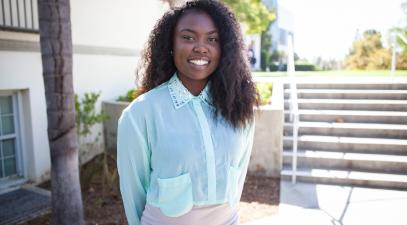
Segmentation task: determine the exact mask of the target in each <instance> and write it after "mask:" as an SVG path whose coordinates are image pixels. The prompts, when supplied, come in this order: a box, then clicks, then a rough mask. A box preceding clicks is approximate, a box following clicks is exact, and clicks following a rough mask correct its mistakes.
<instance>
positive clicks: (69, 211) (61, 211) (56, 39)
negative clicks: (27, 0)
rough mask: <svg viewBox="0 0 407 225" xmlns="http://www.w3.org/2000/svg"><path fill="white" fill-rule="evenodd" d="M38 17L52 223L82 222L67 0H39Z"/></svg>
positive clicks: (77, 223)
mask: <svg viewBox="0 0 407 225" xmlns="http://www.w3.org/2000/svg"><path fill="white" fill-rule="evenodd" d="M38 17H39V27H40V42H41V57H42V68H43V78H44V87H45V97H46V103H47V116H48V139H49V145H50V151H51V152H50V153H51V193H52V216H51V224H53V225H73V224H75V225H83V224H84V216H83V205H82V194H81V187H80V181H79V165H78V151H79V150H78V149H79V146H78V137H77V133H76V128H75V107H74V90H73V79H72V35H71V18H70V3H69V0H38Z"/></svg>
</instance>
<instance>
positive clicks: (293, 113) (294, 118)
mask: <svg viewBox="0 0 407 225" xmlns="http://www.w3.org/2000/svg"><path fill="white" fill-rule="evenodd" d="M287 73H288V77H289V80H290V121H291V122H292V123H293V157H292V173H293V174H292V183H293V184H294V183H295V182H296V176H297V147H298V146H297V144H298V123H299V116H298V103H297V84H296V80H295V64H294V46H293V37H292V35H288V54H287Z"/></svg>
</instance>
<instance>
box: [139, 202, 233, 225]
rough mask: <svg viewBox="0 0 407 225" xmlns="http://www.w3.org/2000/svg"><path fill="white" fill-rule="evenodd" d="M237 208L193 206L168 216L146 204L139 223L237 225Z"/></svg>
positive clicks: (143, 224) (159, 224)
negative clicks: (175, 215)
mask: <svg viewBox="0 0 407 225" xmlns="http://www.w3.org/2000/svg"><path fill="white" fill-rule="evenodd" d="M238 224H239V216H238V213H237V209H232V208H231V207H230V205H229V204H227V203H225V204H219V205H202V206H193V208H192V209H191V211H189V212H188V213H186V214H184V215H182V216H179V217H168V216H166V215H164V214H163V213H162V212H161V210H160V208H157V207H154V206H151V205H149V204H147V205H146V207H145V209H144V211H143V215H142V216H141V225H238Z"/></svg>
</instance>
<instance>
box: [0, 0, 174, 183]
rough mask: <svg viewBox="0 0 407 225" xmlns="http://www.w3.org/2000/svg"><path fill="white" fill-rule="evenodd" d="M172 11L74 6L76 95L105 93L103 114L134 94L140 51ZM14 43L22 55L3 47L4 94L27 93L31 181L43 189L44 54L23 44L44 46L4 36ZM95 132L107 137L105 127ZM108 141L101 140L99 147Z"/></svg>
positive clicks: (155, 5)
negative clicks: (116, 101) (113, 102)
mask: <svg viewBox="0 0 407 225" xmlns="http://www.w3.org/2000/svg"><path fill="white" fill-rule="evenodd" d="M167 9H168V6H167V5H166V4H164V3H162V1H158V0H155V1H143V0H117V1H108V0H87V1H80V0H71V21H72V39H73V44H74V56H73V76H74V80H73V81H74V89H75V92H76V93H77V94H78V95H79V96H82V95H83V93H85V92H98V91H101V97H100V100H99V102H98V105H97V108H98V109H100V102H101V101H102V100H113V99H116V98H117V97H118V96H119V95H123V94H125V93H126V92H127V90H129V89H130V88H133V87H134V84H135V83H134V81H135V70H136V66H137V61H138V60H139V57H140V51H141V49H142V48H143V47H144V44H145V41H146V40H147V38H148V35H149V33H150V31H151V29H152V27H153V26H154V24H155V23H156V21H157V20H158V18H159V17H160V16H161V15H162V14H163V12H165V10H167ZM10 40H11V41H16V43H14V44H15V45H17V47H16V49H17V50H13V47H11V50H10V49H9V48H8V47H6V48H4V47H2V46H1V45H0V91H1V90H22V93H23V103H25V104H24V105H23V110H24V115H25V116H24V118H21V119H22V122H23V123H24V124H23V125H24V126H23V127H24V128H25V130H26V131H24V134H25V135H24V139H25V140H23V142H24V143H25V144H24V146H26V148H25V149H24V156H25V159H24V161H26V162H27V163H26V165H25V167H26V171H27V174H26V175H27V178H29V179H30V180H32V181H34V182H36V183H38V182H41V181H43V180H44V179H47V178H49V175H50V173H49V170H50V155H49V145H48V137H47V115H46V104H45V95H44V84H43V78H42V64H41V54H40V52H39V51H38V49H36V50H32V49H31V50H29V51H25V50H24V49H22V47H18V45H21V43H20V41H24V43H31V45H38V43H39V35H38V34H24V33H19V32H4V31H0V42H1V41H3V42H4V41H10ZM7 43H8V42H7ZM93 131H94V134H97V133H99V132H102V127H101V126H100V125H99V126H97V127H96V128H95V129H94V130H93ZM94 137H95V135H94ZM88 140H93V138H90V139H88ZM102 140H103V138H99V143H98V144H99V147H100V146H103V145H102V142H101V141H102ZM101 150H102V149H101V148H98V149H97V151H101Z"/></svg>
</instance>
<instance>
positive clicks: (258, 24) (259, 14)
mask: <svg viewBox="0 0 407 225" xmlns="http://www.w3.org/2000/svg"><path fill="white" fill-rule="evenodd" d="M223 2H224V3H225V4H226V5H227V6H229V7H230V9H231V10H232V11H233V12H234V13H235V14H236V16H237V18H238V19H239V21H240V22H242V23H244V24H245V25H246V26H247V30H246V32H247V33H249V34H259V33H261V32H262V31H265V30H266V29H267V28H268V26H269V23H270V22H271V21H273V20H274V19H275V18H276V14H275V13H274V12H273V11H270V10H269V9H268V8H267V7H266V6H265V5H264V4H263V2H262V1H261V0H223Z"/></svg>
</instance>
